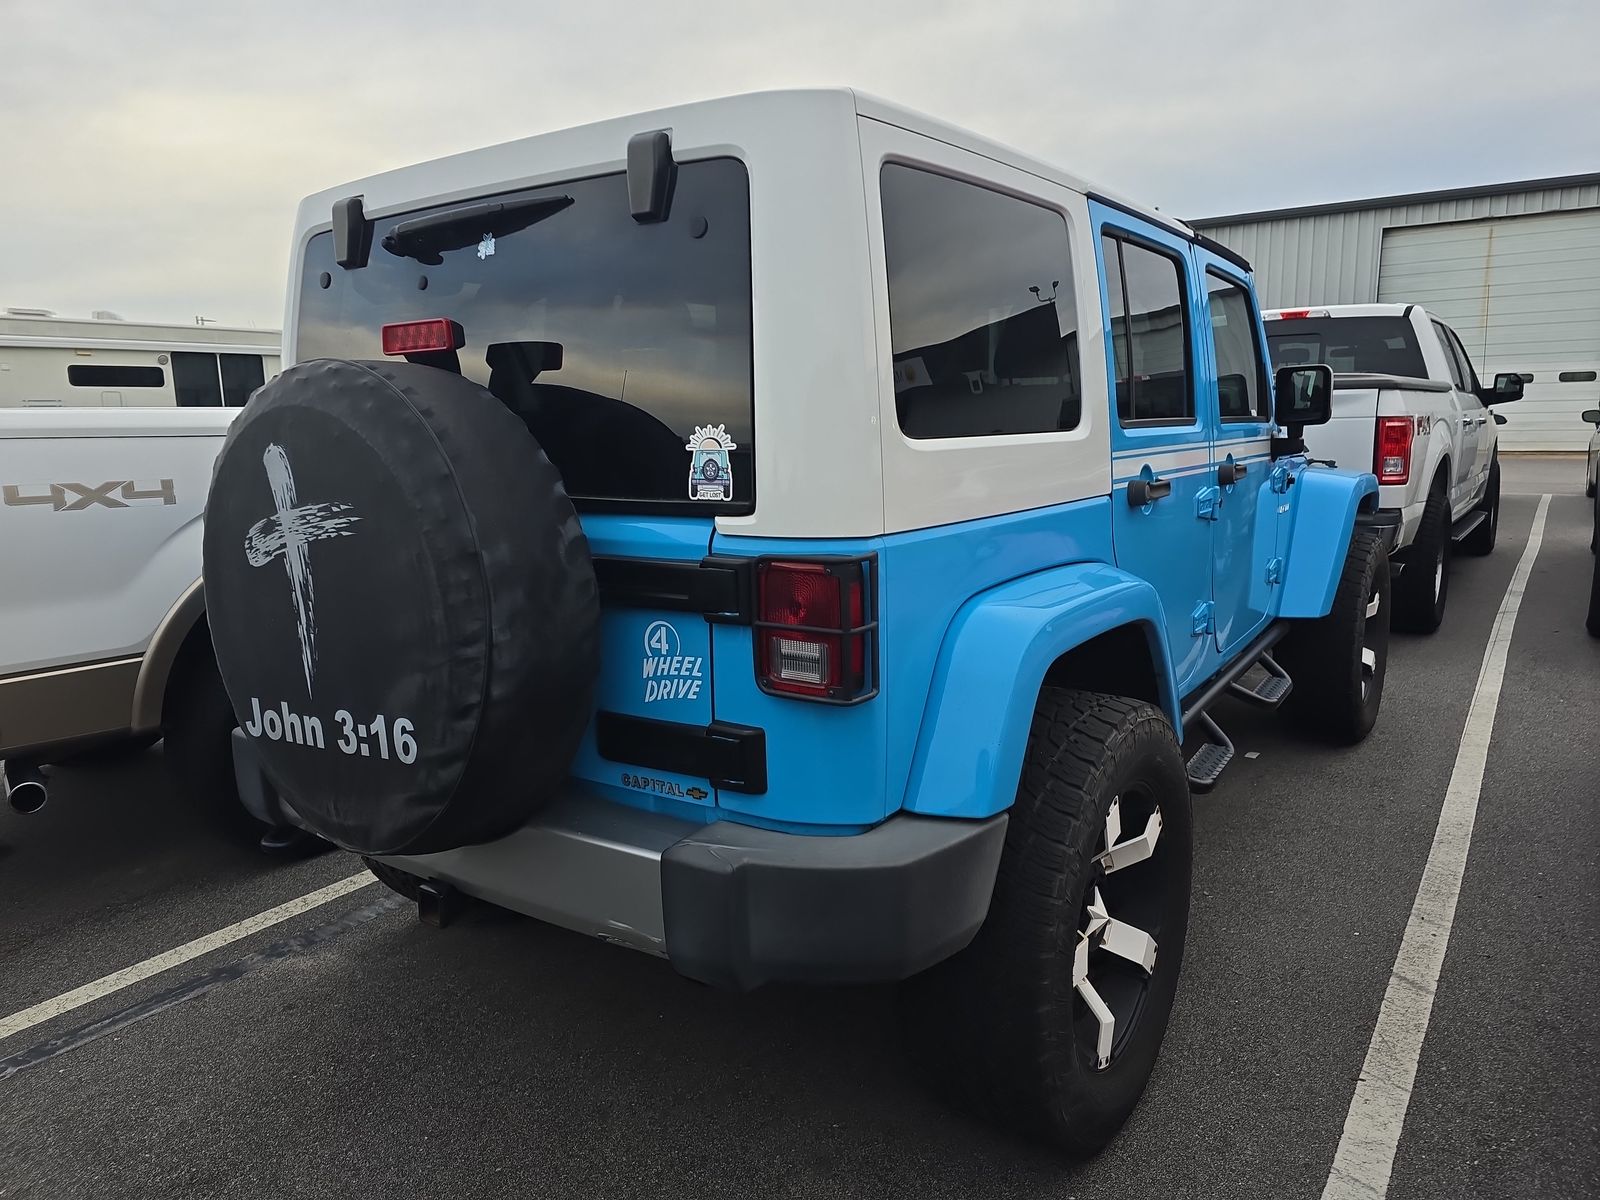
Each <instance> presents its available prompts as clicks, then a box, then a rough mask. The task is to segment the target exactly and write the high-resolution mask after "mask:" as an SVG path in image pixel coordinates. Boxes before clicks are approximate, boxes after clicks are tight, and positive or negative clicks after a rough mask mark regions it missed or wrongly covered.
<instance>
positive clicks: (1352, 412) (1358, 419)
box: [1305, 376, 1379, 471]
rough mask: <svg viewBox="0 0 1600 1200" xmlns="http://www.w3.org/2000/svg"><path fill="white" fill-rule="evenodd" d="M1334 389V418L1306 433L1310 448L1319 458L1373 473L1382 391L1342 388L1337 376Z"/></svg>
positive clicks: (1344, 466)
mask: <svg viewBox="0 0 1600 1200" xmlns="http://www.w3.org/2000/svg"><path fill="white" fill-rule="evenodd" d="M1333 386H1334V391H1333V418H1332V419H1331V420H1330V421H1329V422H1328V423H1327V424H1326V425H1314V426H1312V427H1310V428H1309V429H1307V430H1306V432H1305V438H1306V446H1307V447H1308V448H1309V449H1310V451H1311V453H1312V454H1313V455H1314V456H1316V457H1317V458H1327V459H1332V460H1333V461H1334V462H1335V463H1337V464H1338V465H1339V466H1341V467H1343V468H1345V469H1346V470H1350V471H1370V470H1372V446H1373V437H1374V435H1375V432H1376V429H1377V418H1378V392H1379V389H1378V388H1364V387H1356V388H1350V387H1341V386H1340V380H1339V379H1338V377H1337V376H1335V379H1334V385H1333Z"/></svg>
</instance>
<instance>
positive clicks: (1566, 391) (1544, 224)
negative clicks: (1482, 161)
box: [1378, 208, 1600, 450]
mask: <svg viewBox="0 0 1600 1200" xmlns="http://www.w3.org/2000/svg"><path fill="white" fill-rule="evenodd" d="M1378 299H1379V300H1382V301H1395V302H1398V303H1413V304H1420V305H1422V306H1423V307H1424V308H1427V309H1430V310H1432V311H1433V312H1434V313H1436V314H1438V315H1439V316H1440V317H1441V318H1443V319H1444V320H1445V321H1446V322H1448V323H1449V324H1450V325H1451V326H1453V327H1454V328H1455V331H1456V332H1457V333H1459V334H1460V335H1461V340H1462V341H1463V342H1464V343H1466V347H1467V352H1468V354H1470V355H1471V356H1472V361H1473V365H1474V366H1476V367H1477V368H1478V374H1479V375H1481V376H1482V377H1483V381H1484V383H1486V384H1487V383H1488V382H1489V381H1490V380H1491V379H1492V378H1493V376H1494V373H1495V372H1496V371H1520V372H1521V373H1522V374H1523V375H1524V376H1525V377H1526V376H1530V375H1531V376H1532V377H1533V378H1532V380H1531V381H1530V382H1529V383H1528V384H1527V391H1526V393H1525V394H1524V398H1523V399H1522V400H1521V401H1520V402H1519V403H1516V404H1511V405H1508V406H1507V407H1506V408H1505V409H1504V414H1505V416H1506V418H1507V424H1506V425H1505V427H1504V428H1502V429H1501V430H1500V444H1501V445H1502V446H1503V447H1505V448H1506V449H1508V450H1581V449H1583V448H1584V447H1585V446H1587V445H1588V444H1589V434H1590V433H1592V432H1593V430H1592V429H1591V428H1590V427H1589V426H1587V425H1585V424H1584V423H1583V422H1582V421H1581V420H1580V419H1579V413H1581V412H1582V411H1583V410H1584V409H1586V408H1595V407H1597V406H1600V209H1594V208H1590V209H1581V210H1579V211H1576V212H1559V213H1536V214H1530V215H1528V216H1517V217H1495V218H1492V219H1490V220H1487V221H1463V222H1458V223H1454V224H1448V225H1408V226H1400V227H1397V228H1393V229H1386V230H1384V231H1383V257H1382V258H1381V259H1380V260H1379V266H1378Z"/></svg>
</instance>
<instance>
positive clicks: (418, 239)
mask: <svg viewBox="0 0 1600 1200" xmlns="http://www.w3.org/2000/svg"><path fill="white" fill-rule="evenodd" d="M571 204H572V197H571V196H538V197H530V198H529V199H526V200H505V201H500V202H497V203H490V204H468V205H464V206H463V207H461V208H447V209H445V210H444V212H437V213H432V214H430V215H429V216H426V217H417V218H415V219H413V220H410V221H401V222H400V224H398V225H396V226H395V227H394V228H393V229H391V230H389V232H388V233H386V234H384V236H383V248H384V249H385V250H387V251H388V252H389V253H390V254H394V255H398V256H399V257H401V258H414V259H416V260H417V261H418V262H421V263H426V264H428V265H430V266H437V265H438V264H439V263H441V262H443V261H444V259H443V258H442V257H440V255H441V252H442V251H445V250H460V249H462V248H463V247H466V246H471V245H474V244H476V243H477V242H479V241H481V240H482V238H483V236H484V235H485V234H494V235H495V236H496V237H504V236H505V235H506V234H508V233H516V232H517V231H518V230H521V229H526V228H528V226H530V225H535V224H538V222H540V221H542V220H544V219H545V218H546V217H553V216H555V214H556V213H558V212H560V211H561V210H562V209H564V208H567V207H569V206H570V205H571Z"/></svg>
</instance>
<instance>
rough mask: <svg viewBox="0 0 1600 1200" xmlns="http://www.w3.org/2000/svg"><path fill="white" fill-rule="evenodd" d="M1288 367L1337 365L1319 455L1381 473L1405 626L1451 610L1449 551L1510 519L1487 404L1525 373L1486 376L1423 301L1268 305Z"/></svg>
mask: <svg viewBox="0 0 1600 1200" xmlns="http://www.w3.org/2000/svg"><path fill="white" fill-rule="evenodd" d="M1263 316H1264V317H1265V318H1266V321H1267V343H1268V345H1269V346H1270V347H1271V352H1272V361H1273V362H1274V363H1275V364H1276V365H1278V366H1285V365H1289V366H1293V365H1297V364H1300V363H1307V362H1326V363H1329V364H1330V365H1332V367H1333V369H1334V377H1333V388H1334V403H1333V419H1332V420H1331V421H1329V422H1328V424H1327V425H1324V426H1322V427H1320V428H1318V429H1317V430H1315V431H1314V432H1312V433H1311V434H1310V435H1308V437H1307V445H1308V447H1309V448H1310V452H1311V453H1312V454H1313V455H1317V456H1320V457H1323V458H1327V459H1331V460H1333V461H1335V462H1338V463H1340V464H1341V465H1343V466H1352V467H1360V468H1362V469H1367V468H1368V467H1369V466H1370V468H1371V470H1372V471H1373V472H1374V473H1375V474H1376V475H1377V477H1378V484H1379V497H1380V499H1379V507H1380V509H1381V510H1382V511H1383V512H1384V513H1385V514H1388V516H1389V520H1390V524H1388V526H1387V527H1386V528H1387V530H1388V531H1389V532H1388V533H1387V535H1386V536H1387V537H1388V539H1389V543H1388V544H1389V549H1390V552H1391V555H1392V557H1393V569H1394V571H1395V572H1396V576H1395V583H1394V612H1393V613H1392V616H1393V618H1394V624H1395V627H1396V628H1400V629H1409V630H1413V631H1416V632H1420V633H1431V632H1433V631H1434V630H1435V629H1437V628H1438V627H1439V624H1440V622H1442V621H1443V620H1444V610H1445V600H1446V597H1447V596H1448V593H1449V585H1450V573H1449V566H1450V554H1451V549H1452V547H1453V546H1460V547H1461V548H1462V549H1463V550H1465V551H1466V552H1467V553H1468V554H1488V553H1489V552H1490V551H1492V550H1493V549H1494V544H1495V538H1496V537H1497V536H1498V533H1499V526H1500V464H1499V457H1498V446H1499V436H1498V430H1497V425H1498V423H1497V422H1496V421H1494V420H1491V413H1490V412H1489V408H1488V406H1489V405H1491V404H1507V403H1510V402H1511V401H1513V400H1517V399H1520V398H1521V396H1522V387H1523V381H1522V377H1521V376H1520V375H1517V374H1514V373H1505V374H1500V375H1496V376H1495V380H1494V385H1493V386H1492V387H1487V388H1486V387H1484V386H1483V385H1482V384H1480V383H1479V382H1478V375H1477V372H1476V371H1474V370H1473V367H1472V361H1471V359H1469V358H1468V357H1467V352H1466V350H1465V348H1464V347H1463V346H1462V345H1461V339H1460V338H1459V337H1457V336H1456V333H1455V331H1454V330H1452V329H1451V328H1450V327H1449V326H1448V325H1446V324H1445V323H1444V322H1443V321H1441V320H1439V318H1438V317H1436V316H1434V315H1432V314H1431V313H1429V312H1428V311H1427V309H1425V308H1423V307H1422V306H1421V305H1419V304H1345V305H1336V306H1332V307H1327V308H1282V309H1274V310H1270V311H1268V312H1266V313H1264V314H1263Z"/></svg>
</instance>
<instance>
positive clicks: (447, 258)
mask: <svg viewBox="0 0 1600 1200" xmlns="http://www.w3.org/2000/svg"><path fill="white" fill-rule="evenodd" d="M492 200H493V202H494V203H497V204H501V205H503V206H504V208H503V210H502V211H501V213H500V214H499V215H497V216H481V215H469V216H467V217H466V218H465V219H464V220H457V221H454V222H449V221H447V222H446V223H445V224H442V225H436V226H434V227H432V228H431V229H430V230H428V231H425V232H424V233H421V234H418V235H416V236H413V237H411V238H409V239H407V240H402V241H399V242H395V241H393V240H392V239H391V245H392V247H393V248H392V249H385V248H384V244H383V243H384V239H385V237H386V236H388V235H389V234H391V232H392V231H393V230H394V229H395V227H396V226H397V225H398V224H400V223H401V222H409V221H414V220H416V219H418V218H420V217H427V216H433V215H436V214H443V213H449V212H461V211H462V210H464V209H470V208H473V207H475V206H480V205H482V204H484V203H485V198H480V199H475V200H472V201H462V202H458V203H456V204H452V205H440V206H437V207H434V208H426V209H418V210H416V211H415V212H409V213H403V214H398V215H394V216H389V217H383V218H380V219H379V220H378V221H377V222H376V224H375V226H374V230H373V239H372V256H371V260H370V262H369V263H368V265H367V266H366V267H364V268H362V269H359V270H354V271H346V270H343V269H342V268H340V267H338V266H337V265H335V263H334V261H333V235H332V234H331V233H321V234H317V235H316V236H315V237H313V238H312V239H311V241H310V243H309V245H308V246H307V248H306V256H305V264H304V274H303V277H302V282H301V292H300V313H299V323H298V330H297V332H298V348H297V357H298V358H299V359H300V360H301V361H305V360H307V359H312V358H357V359H361V358H365V359H377V358H382V351H381V343H380V335H381V331H382V328H383V326H384V325H385V324H390V323H395V322H402V321H415V320H422V319H426V318H430V317H447V318H449V319H450V320H452V321H455V322H456V323H457V324H459V325H460V326H461V328H462V331H463V334H464V337H465V345H464V347H463V348H462V350H461V351H460V362H461V372H462V374H463V375H465V376H467V377H468V378H470V379H473V380H475V381H477V382H478V383H480V384H483V385H484V386H486V387H487V388H488V389H489V390H490V391H491V392H493V393H494V394H495V395H496V396H498V397H499V398H500V400H501V401H502V402H503V403H505V404H506V405H507V406H508V407H509V408H510V409H511V410H512V411H513V412H515V413H516V414H517V415H518V416H520V417H521V418H522V419H523V421H524V422H525V423H526V424H527V425H528V428H529V429H530V430H531V431H532V432H533V435H534V436H535V437H536V438H538V439H539V442H540V444H541V445H542V446H543V448H544V451H545V453H546V454H547V455H549V457H550V460H551V461H552V462H553V463H555V465H556V466H557V467H558V468H559V469H560V470H561V473H562V475H563V477H564V478H565V480H566V485H567V490H568V492H569V493H570V494H571V495H572V496H573V497H574V498H575V499H578V500H580V501H582V502H586V503H590V506H591V507H592V506H608V505H611V504H623V505H626V506H629V507H637V506H640V505H649V506H656V505H665V506H670V507H682V508H687V509H696V508H699V509H709V510H712V511H717V512H726V511H729V510H733V511H741V510H748V508H749V507H750V506H751V505H753V503H754V500H755V481H754V479H753V478H752V474H751V461H752V449H753V446H752V443H753V440H754V435H755V431H754V411H753V410H754V404H753V398H752V392H751V340H750V200H749V182H748V178H747V176H746V173H745V168H744V164H743V163H741V162H738V161H736V160H733V159H713V160H710V161H706V162H696V163H683V164H680V165H679V167H678V177H677V185H676V189H675V191H674V193H673V199H672V207H671V213H670V216H669V218H668V220H666V221H664V222H660V223H656V224H640V223H638V222H636V221H635V220H634V219H633V217H632V215H631V214H630V211H629V206H628V187H627V177H626V176H625V175H624V174H621V173H618V174H615V175H605V176H601V177H599V178H595V179H585V180H577V181H573V182H570V183H563V184H559V185H556V186H553V187H546V188H539V189H535V190H531V191H525V192H514V193H509V194H506V195H501V196H495V197H493V198H492ZM540 201H547V203H543V204H540V203H539V202H540ZM324 279H326V281H327V282H326V283H324V282H323V281H324ZM718 426H721V427H723V428H724V430H725V438H724V440H726V441H731V443H732V449H731V453H730V454H729V456H728V457H729V462H728V467H729V468H730V469H731V472H732V476H733V479H732V489H731V496H730V498H729V499H727V500H701V501H695V500H691V499H690V497H691V496H692V495H695V494H696V490H695V485H693V484H691V481H690V470H691V466H694V467H696V468H697V469H698V470H699V471H710V470H715V469H716V466H715V464H716V463H717V461H718V456H717V455H716V454H710V455H707V454H705V453H697V452H696V451H693V450H691V449H689V444H690V443H691V441H694V440H695V435H696V431H697V430H700V431H704V430H707V429H709V430H711V431H713V434H712V436H715V432H714V431H715V430H716V428H717V427H718ZM707 461H710V462H711V463H713V465H712V466H709V467H708V466H707V465H706V463H707ZM722 492H723V489H722V488H721V487H720V486H719V485H717V484H716V483H715V481H713V482H712V483H711V484H710V485H706V484H705V483H704V481H702V482H701V484H700V486H699V488H698V493H699V494H701V495H708V494H709V495H713V496H715V495H718V494H720V493H722ZM591 502H592V503H591Z"/></svg>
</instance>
